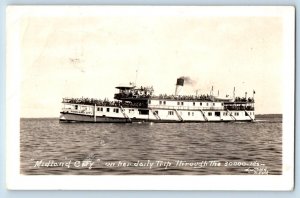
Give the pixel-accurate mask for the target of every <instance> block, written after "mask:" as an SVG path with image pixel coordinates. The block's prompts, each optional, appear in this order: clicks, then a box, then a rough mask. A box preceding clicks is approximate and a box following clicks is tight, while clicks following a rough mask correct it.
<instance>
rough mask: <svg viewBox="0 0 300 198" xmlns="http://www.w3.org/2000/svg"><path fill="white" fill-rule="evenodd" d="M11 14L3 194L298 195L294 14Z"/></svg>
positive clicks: (190, 9)
mask: <svg viewBox="0 0 300 198" xmlns="http://www.w3.org/2000/svg"><path fill="white" fill-rule="evenodd" d="M6 15H7V24H6V25H7V37H6V39H7V46H6V47H7V108H6V109H7V118H8V122H7V125H8V126H7V136H8V138H7V143H8V152H9V156H8V157H7V172H8V184H9V186H11V188H14V189H27V188H29V189H40V188H42V189H51V188H54V189H55V188H58V184H60V185H61V186H60V187H61V188H63V189H64V188H67V189H74V188H76V189H77V188H78V186H80V187H79V188H82V189H117V190H118V189H154V190H155V189H173V188H174V190H176V189H203V190H210V189H215V190H222V189H225V190H226V189H234V190H249V189H260V190H268V189H273V190H291V189H292V188H293V174H294V173H293V171H294V164H293V160H294V155H293V153H294V147H293V145H294V75H295V73H294V70H295V66H294V64H295V63H294V59H295V55H294V53H295V52H294V42H295V41H294V36H295V35H294V34H295V33H294V31H295V22H294V20H295V10H294V8H293V7H289V6H281V7H280V6H273V7H271V6H269V7H255V6H252V7H229V6H228V7H222V6H219V7H204V6H8V7H7V13H6ZM79 175H80V176H82V180H81V177H79ZM47 176H48V177H47ZM65 176H66V177H65ZM67 176H70V177H67ZM91 177H92V179H90V178H91ZM14 178H19V180H16V179H14ZM47 178H49V180H48V179H47ZM181 178H182V179H181ZM71 180H73V181H74V184H72V183H70V182H65V181H71ZM133 180H134V181H133ZM47 181H49V183H47ZM50 181H51V182H50ZM84 181H88V183H91V185H89V186H88V185H87V184H83V185H81V184H82V183H84ZM98 181H100V183H98V184H99V186H97V185H96V183H97V182H98ZM164 181H165V182H164ZM55 182H57V185H56V184H54V183H55ZM64 182H65V183H64ZM103 183H105V184H104V185H100V184H103ZM125 183H128V184H125ZM205 183H207V184H205ZM262 183H263V184H262ZM212 184H214V185H212ZM237 184H240V186H237ZM208 185H210V186H208Z"/></svg>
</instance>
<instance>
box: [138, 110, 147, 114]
mask: <svg viewBox="0 0 300 198" xmlns="http://www.w3.org/2000/svg"><path fill="white" fill-rule="evenodd" d="M139 114H140V115H149V110H144V109H139Z"/></svg>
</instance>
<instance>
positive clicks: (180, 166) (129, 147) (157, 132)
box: [20, 115, 282, 175]
mask: <svg viewBox="0 0 300 198" xmlns="http://www.w3.org/2000/svg"><path fill="white" fill-rule="evenodd" d="M256 120H257V121H256V122H252V123H245V122H233V123H168V124H167V123H132V124H130V123H129V124H114V123H108V124H97V123H84V124H83V123H76V124H62V123H59V122H58V121H57V119H56V118H55V119H21V134H20V135H21V145H20V147H21V174H28V175H44V174H47V175H48V174H54V175H56V174H62V175H135V174H153V175H210V174H223V175H241V174H243V175H249V174H252V175H253V174H269V175H270V174H271V175H280V174H282V117H281V115H272V116H270V115H269V116H267V115H264V116H259V115H258V116H257V118H256Z"/></svg>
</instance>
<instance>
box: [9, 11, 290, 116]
mask: <svg viewBox="0 0 300 198" xmlns="http://www.w3.org/2000/svg"><path fill="white" fill-rule="evenodd" d="M66 9H67V8H66ZM34 11H35V10H33V13H34ZM48 11H49V10H48ZM102 11H103V9H102ZM180 11H182V12H184V13H185V14H180ZM51 13H52V14H45V15H43V14H38V15H32V14H24V15H22V16H21V17H20V21H19V23H18V24H19V25H20V26H19V27H20V28H19V34H18V35H19V39H18V42H19V45H18V49H17V50H20V60H19V62H20V72H21V81H20V90H21V98H20V103H21V104H20V107H21V117H58V116H59V112H60V108H61V101H62V98H63V97H82V96H83V97H91V98H100V99H104V98H109V99H113V94H114V93H115V92H116V89H115V87H116V86H118V85H128V83H129V82H135V81H136V83H137V85H138V86H153V88H154V92H155V94H156V95H159V94H164V93H167V94H174V90H175V83H176V79H177V78H178V77H180V76H188V77H190V78H191V79H193V81H194V82H195V83H194V84H193V86H185V87H184V88H183V90H182V94H195V92H196V90H198V93H199V94H208V93H209V92H210V89H211V87H212V86H213V87H214V92H215V93H216V92H217V90H219V93H220V96H225V95H226V94H229V95H232V92H233V87H235V89H236V96H244V95H245V92H247V93H248V96H251V97H252V95H253V90H255V92H256V94H255V100H256V103H255V107H256V114H267V113H282V105H283V104H282V102H283V99H282V97H283V85H282V84H283V74H282V71H283V69H284V67H283V22H282V19H281V18H280V17H277V16H244V15H243V16H237V15H234V16H223V15H222V16H220V14H218V12H215V13H214V14H210V15H207V16H206V15H201V14H200V15H197V14H189V10H188V9H186V10H180V9H179V14H178V15H176V14H174V13H172V14H161V13H160V12H158V13H160V14H155V13H154V12H153V9H152V10H151V9H150V10H143V13H141V12H138V13H137V14H128V12H125V13H123V12H121V13H117V14H116V13H115V14H114V12H113V13H108V12H106V13H104V14H103V13H101V9H100V12H98V13H100V14H88V10H87V9H84V10H80V9H78V10H74V9H71V10H69V12H65V13H64V14H57V15H56V14H53V13H55V12H53V10H51ZM191 13H194V12H191ZM8 44H9V41H8ZM136 76H137V77H136Z"/></svg>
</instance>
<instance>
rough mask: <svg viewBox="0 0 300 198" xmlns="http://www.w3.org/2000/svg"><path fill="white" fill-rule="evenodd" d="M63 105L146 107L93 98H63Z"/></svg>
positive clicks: (136, 103)
mask: <svg viewBox="0 0 300 198" xmlns="http://www.w3.org/2000/svg"><path fill="white" fill-rule="evenodd" d="M63 103H72V104H84V105H97V106H113V107H120V106H122V107H146V106H147V105H146V104H144V103H142V102H134V103H132V102H128V101H111V100H108V99H104V100H101V99H95V98H83V97H82V98H63Z"/></svg>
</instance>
